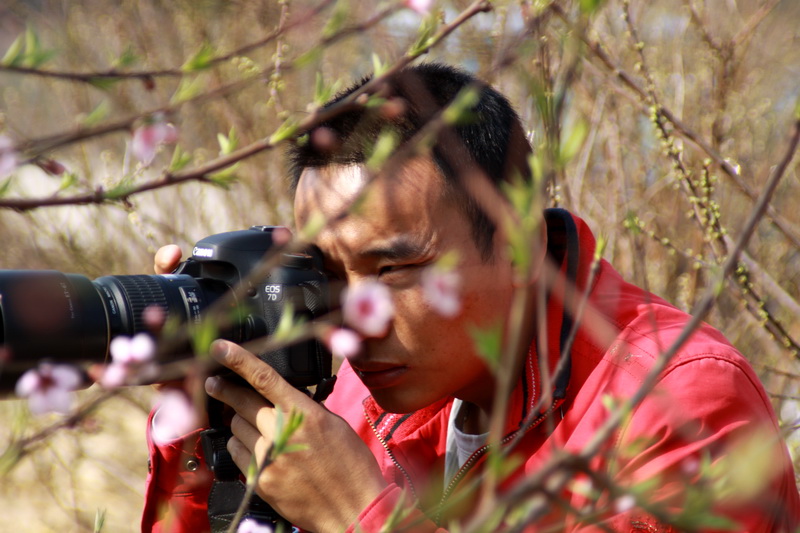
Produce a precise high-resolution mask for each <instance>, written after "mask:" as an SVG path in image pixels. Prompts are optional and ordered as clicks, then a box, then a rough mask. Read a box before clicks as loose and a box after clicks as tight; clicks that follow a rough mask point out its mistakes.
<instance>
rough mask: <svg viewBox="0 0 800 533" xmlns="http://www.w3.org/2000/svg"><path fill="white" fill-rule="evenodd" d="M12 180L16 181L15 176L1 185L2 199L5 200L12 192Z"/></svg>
mask: <svg viewBox="0 0 800 533" xmlns="http://www.w3.org/2000/svg"><path fill="white" fill-rule="evenodd" d="M12 179H14V177H13V176H11V177H9V178H7V179H6V180H4V181H3V183H0V198H4V197H5V196H6V195H7V194H8V191H10V190H11V180H12Z"/></svg>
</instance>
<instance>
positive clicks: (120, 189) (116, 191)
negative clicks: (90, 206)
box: [103, 178, 136, 200]
mask: <svg viewBox="0 0 800 533" xmlns="http://www.w3.org/2000/svg"><path fill="white" fill-rule="evenodd" d="M134 189H136V185H135V184H134V183H133V181H131V179H130V178H124V179H123V180H122V181H120V182H119V183H118V184H116V185H115V186H113V187H112V188H110V189H108V190H107V191H106V192H105V193H104V194H103V198H105V199H106V200H119V199H122V198H127V197H128V196H130V194H131V192H132V191H133V190H134Z"/></svg>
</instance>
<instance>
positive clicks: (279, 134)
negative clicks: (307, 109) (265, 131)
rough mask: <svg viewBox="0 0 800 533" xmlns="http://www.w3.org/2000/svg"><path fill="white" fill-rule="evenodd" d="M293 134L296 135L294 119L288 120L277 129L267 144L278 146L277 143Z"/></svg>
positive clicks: (295, 121)
mask: <svg viewBox="0 0 800 533" xmlns="http://www.w3.org/2000/svg"><path fill="white" fill-rule="evenodd" d="M295 133H297V120H296V119H294V118H288V119H286V121H285V122H284V123H283V124H281V125H280V126H279V127H278V129H277V130H276V131H275V133H273V134H272V135H271V136H270V138H269V143H270V144H278V143H279V142H281V141H285V140H286V139H288V138H290V137H292V136H293V135H294V134H295Z"/></svg>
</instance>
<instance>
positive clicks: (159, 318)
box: [142, 304, 167, 332]
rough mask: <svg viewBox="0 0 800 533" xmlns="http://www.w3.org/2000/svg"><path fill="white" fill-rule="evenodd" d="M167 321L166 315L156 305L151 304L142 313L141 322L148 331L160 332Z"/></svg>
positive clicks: (161, 308) (162, 309)
mask: <svg viewBox="0 0 800 533" xmlns="http://www.w3.org/2000/svg"><path fill="white" fill-rule="evenodd" d="M166 320H167V313H166V312H165V311H164V308H163V307H161V306H160V305H158V304H151V305H148V306H147V307H145V308H144V311H142V321H143V322H144V325H145V326H147V327H148V329H150V331H156V332H158V331H160V330H161V327H162V326H163V325H164V322H165V321H166Z"/></svg>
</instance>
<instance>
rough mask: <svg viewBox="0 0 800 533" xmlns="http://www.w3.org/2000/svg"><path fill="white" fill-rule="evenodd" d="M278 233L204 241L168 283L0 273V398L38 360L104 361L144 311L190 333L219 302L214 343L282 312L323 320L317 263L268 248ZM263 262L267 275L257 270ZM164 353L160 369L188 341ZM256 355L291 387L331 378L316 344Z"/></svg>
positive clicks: (255, 333)
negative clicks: (222, 305)
mask: <svg viewBox="0 0 800 533" xmlns="http://www.w3.org/2000/svg"><path fill="white" fill-rule="evenodd" d="M276 229H277V228H275V227H270V226H253V227H251V228H250V229H246V230H240V231H231V232H226V233H218V234H215V235H211V236H209V237H206V238H204V239H202V240H200V241H199V242H197V244H196V245H195V247H194V249H193V251H192V256H191V258H189V259H187V260H186V261H185V262H183V263H181V265H180V266H179V267H178V268H177V270H175V272H174V273H172V274H167V275H152V276H150V275H132V276H115V275H110V276H103V277H100V278H97V279H96V280H93V281H92V280H90V279H89V278H87V277H85V276H82V275H79V274H64V273H61V272H58V271H53V270H5V271H0V350H2V354H0V355H2V357H0V392H8V391H11V390H13V387H14V384H15V383H16V380H17V379H18V378H19V376H20V375H21V374H22V373H24V372H25V371H26V370H28V369H30V368H33V367H35V366H36V365H37V364H38V362H39V361H40V360H43V359H47V360H50V361H52V362H54V363H70V364H76V365H79V366H83V365H86V364H88V363H93V362H94V363H99V362H104V361H107V360H108V348H109V345H110V342H111V339H113V338H114V337H116V336H119V335H128V336H132V335H135V334H137V333H139V332H144V331H148V328H147V326H146V324H145V318H144V316H143V315H144V310H145V309H146V308H148V307H150V306H158V307H160V308H161V309H162V310H163V312H164V315H165V316H166V320H167V324H175V323H180V324H188V325H189V327H191V326H192V325H200V324H201V323H202V321H203V320H205V314H204V313H205V311H206V310H208V309H209V307H211V306H212V305H213V304H214V303H215V302H217V301H218V300H220V299H221V298H223V297H224V298H226V300H224V302H227V304H226V305H227V307H229V308H230V309H229V312H228V313H227V315H225V316H226V320H224V321H222V322H223V324H222V325H221V327H220V329H219V333H220V334H219V336H220V337H222V338H226V339H228V340H231V341H233V342H236V343H243V342H247V341H250V340H254V339H258V338H261V337H265V336H267V335H270V334H272V333H273V332H274V331H275V330H276V328H277V326H278V323H279V322H280V319H281V317H282V316H283V315H284V313H285V312H286V310H287V308H288V307H291V309H292V312H293V313H294V315H295V316H297V317H302V318H303V319H305V320H309V321H311V320H315V319H317V318H319V317H322V316H323V315H325V314H326V313H327V312H328V309H329V304H330V295H329V289H328V283H327V278H326V276H325V275H324V274H323V272H322V257H321V255H320V254H319V252H318V251H317V250H316V249H314V248H312V249H308V250H303V251H301V252H284V251H281V249H280V248H281V247H279V246H277V247H276V246H275V243H274V242H273V233H274V231H275V230H276ZM267 259H269V260H270V262H271V264H273V263H274V264H275V267H274V268H270V269H269V270H266V269H263V265H264V261H266V260H267ZM261 270H265V272H264V273H263V275H259V273H260V271H261ZM254 274H255V275H254ZM214 316H217V315H214ZM166 340H167V341H169V339H166ZM165 345H166V346H167V348H166V349H163V346H165ZM161 346H162V349H160V350H159V353H158V354H157V357H158V361H159V362H161V363H164V362H172V361H176V360H180V359H183V358H188V357H192V355H193V354H192V353H191V349H190V346H189V345H188V344H187V343H186V342H178V343H174V342H172V343H170V342H165V343H162V344H161ZM257 355H258V356H259V357H260V358H261V359H262V360H264V361H265V362H267V363H268V364H270V365H271V366H273V367H274V368H275V369H276V370H277V371H278V372H279V373H280V374H281V375H282V376H283V377H284V378H285V379H286V380H287V381H289V383H291V384H292V385H294V386H296V387H307V386H313V385H317V384H318V383H320V382H321V381H322V380H323V379H325V378H328V377H329V376H330V374H331V355H330V353H329V352H328V351H327V349H326V348H325V347H324V346H323V345H322V344H321V343H320V342H318V341H316V340H314V339H311V340H305V341H301V342H298V343H295V344H292V345H290V346H287V347H285V348H280V349H277V350H273V351H268V352H263V353H257Z"/></svg>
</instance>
